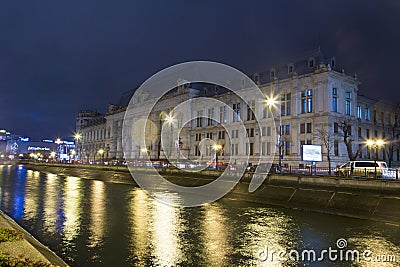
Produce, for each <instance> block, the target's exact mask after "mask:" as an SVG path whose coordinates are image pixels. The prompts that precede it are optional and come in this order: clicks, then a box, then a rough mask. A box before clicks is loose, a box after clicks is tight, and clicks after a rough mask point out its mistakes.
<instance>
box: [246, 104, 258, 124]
mask: <svg viewBox="0 0 400 267" xmlns="http://www.w3.org/2000/svg"><path fill="white" fill-rule="evenodd" d="M253 110H255V100H251V101H249V105H247V120H248V121H251V120H255V119H256V117H255V116H254V112H253Z"/></svg>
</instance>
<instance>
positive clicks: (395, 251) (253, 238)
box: [0, 165, 400, 267]
mask: <svg viewBox="0 0 400 267" xmlns="http://www.w3.org/2000/svg"><path fill="white" fill-rule="evenodd" d="M0 209H1V210H2V211H4V212H5V213H6V214H8V215H9V216H11V217H12V218H13V219H14V220H15V221H16V222H17V223H19V224H20V225H21V226H22V227H24V228H25V229H26V230H27V231H29V232H30V233H31V234H32V235H33V236H35V237H36V238H37V239H38V240H39V241H41V242H42V243H43V244H45V245H47V246H49V247H50V248H51V249H52V250H53V251H54V252H56V253H57V254H58V255H59V256H60V257H61V258H63V259H64V260H65V261H66V262H67V263H68V264H70V265H71V266H85V267H86V266H89V267H90V266H115V267H119V266H399V264H400V227H398V226H394V225H388V224H383V223H377V222H373V221H368V220H361V219H352V218H347V217H340V216H333V215H326V214H320V213H315V212H305V211H299V210H290V209H284V208H277V207H271V206H266V205H261V204H254V203H250V202H244V201H238V200H234V199H222V200H220V201H218V202H215V203H212V204H208V205H204V206H202V207H197V208H176V207H170V206H167V205H165V204H162V203H160V202H158V201H156V200H154V199H152V198H151V197H149V196H148V195H147V194H146V192H145V191H143V190H142V189H140V188H136V187H134V186H132V185H127V184H118V183H109V182H103V181H99V180H93V179H91V180H89V179H82V178H77V177H70V176H61V175H56V174H51V173H41V172H37V171H31V170H26V169H25V167H24V166H11V165H9V166H7V165H3V166H0ZM338 239H341V240H340V241H341V242H342V243H338ZM343 242H347V245H346V243H343ZM345 245H346V246H345ZM329 247H331V249H332V250H333V249H335V250H336V251H337V252H333V251H331V252H330V253H331V254H328V252H326V253H325V254H324V253H323V250H324V249H326V250H328V249H329ZM348 250H354V251H357V252H359V254H358V255H360V256H359V257H358V258H357V257H353V258H351V257H350V256H349V257H347V258H346V257H345V256H344V255H346V252H347V251H348ZM311 251H314V252H315V255H316V258H315V261H312V260H313V258H312V256H313V254H312V252H311ZM368 251H371V254H370V256H368V253H369V252H368ZM296 252H297V253H298V254H296ZM278 253H279V255H278ZM340 253H342V255H343V256H342V258H341V259H340ZM363 253H365V254H363ZM289 255H290V257H289ZM335 255H336V258H335ZM349 255H350V254H349ZM355 255H356V254H355ZM308 256H309V257H308ZM364 256H365V257H364ZM393 257H395V260H397V263H395V262H393V260H394V258H393ZM378 260H380V261H382V260H385V261H386V262H379V263H378V262H377V261H378Z"/></svg>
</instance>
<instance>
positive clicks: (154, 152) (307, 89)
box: [77, 51, 400, 167]
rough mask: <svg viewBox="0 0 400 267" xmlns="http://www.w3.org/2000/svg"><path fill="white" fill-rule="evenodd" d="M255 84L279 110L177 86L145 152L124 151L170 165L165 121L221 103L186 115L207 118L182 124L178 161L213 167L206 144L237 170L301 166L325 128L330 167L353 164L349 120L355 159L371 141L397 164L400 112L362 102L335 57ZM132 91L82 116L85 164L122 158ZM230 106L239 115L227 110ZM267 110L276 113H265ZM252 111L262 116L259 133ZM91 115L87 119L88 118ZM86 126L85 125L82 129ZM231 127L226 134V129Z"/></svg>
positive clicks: (156, 112) (262, 76)
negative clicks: (261, 162)
mask: <svg viewBox="0 0 400 267" xmlns="http://www.w3.org/2000/svg"><path fill="white" fill-rule="evenodd" d="M253 80H254V82H255V83H256V84H257V85H258V86H259V88H260V89H261V90H262V92H263V93H264V94H265V96H266V97H270V96H273V97H275V99H276V100H277V104H276V105H275V106H274V107H266V106H265V103H260V102H257V101H256V99H252V97H253V95H254V94H252V93H251V91H249V92H247V93H246V96H247V99H246V103H249V104H250V105H251V107H248V106H247V105H246V103H245V102H244V101H243V100H242V99H239V98H238V96H236V95H235V94H233V93H230V92H228V91H227V90H226V89H224V88H220V87H215V86H205V87H203V88H198V87H197V88H194V87H192V85H185V86H179V87H177V88H176V89H175V90H174V91H173V92H171V93H169V94H167V95H165V96H164V97H163V98H162V99H161V101H160V102H159V103H157V105H156V106H155V108H154V109H153V113H152V114H151V116H150V118H148V119H149V120H151V121H152V125H153V127H154V129H153V130H152V133H153V134H152V137H151V140H148V142H147V143H148V145H147V146H146V147H140V146H139V145H138V144H129V147H125V151H124V152H125V153H130V154H129V157H130V158H140V156H141V153H148V154H149V155H150V158H151V159H154V160H156V159H162V158H165V154H164V151H163V149H162V148H161V146H160V130H161V127H163V124H164V123H165V121H164V119H163V118H162V116H163V114H164V115H165V114H169V112H170V111H171V110H172V109H173V108H174V107H176V106H177V105H178V104H179V103H182V102H183V101H186V100H188V99H196V98H199V97H202V96H207V97H213V98H215V99H218V100H220V101H221V102H223V103H224V104H221V105H216V106H203V105H201V104H193V105H192V106H191V107H190V110H187V112H190V114H191V115H192V117H195V116H198V115H200V116H204V117H205V118H203V119H196V120H193V121H191V122H190V123H189V124H186V125H181V127H182V132H181V135H180V136H179V140H173V141H172V142H171V145H170V146H171V148H172V147H174V146H176V145H175V143H176V141H178V142H179V143H178V146H179V149H176V150H175V149H171V150H172V153H176V154H177V155H175V158H176V157H179V156H178V154H179V155H181V156H182V157H183V156H184V158H189V159H201V160H212V159H213V158H214V157H215V152H213V151H211V150H210V146H209V145H202V142H203V141H204V140H205V139H207V140H212V141H213V143H215V144H219V145H221V147H222V148H221V151H220V152H218V154H219V160H221V161H224V160H226V158H227V157H229V156H230V155H235V156H237V157H239V158H243V160H239V162H237V164H241V163H243V162H245V160H244V159H245V158H246V157H247V156H249V159H250V162H253V163H254V162H256V161H257V159H258V157H259V155H260V154H261V155H263V156H266V157H273V158H274V162H276V163H278V161H279V158H281V164H282V166H289V165H290V166H295V167H299V166H302V165H304V164H306V163H305V162H302V160H301V149H302V148H301V147H302V145H304V144H322V142H321V140H320V138H319V136H318V134H317V130H318V129H321V128H325V129H326V130H327V131H328V133H329V136H330V137H331V142H330V146H331V153H330V155H331V159H332V166H336V164H339V163H343V162H346V161H348V160H349V156H348V151H347V147H346V146H345V144H344V142H343V132H342V131H341V129H340V126H339V125H340V123H341V122H343V121H346V122H347V123H348V124H349V125H350V126H351V127H350V128H351V130H350V136H349V138H350V139H352V142H353V144H352V146H351V149H352V150H354V152H356V151H357V150H358V149H359V150H360V152H361V153H360V154H359V156H358V158H361V159H369V158H372V159H373V157H374V155H373V154H371V151H369V149H368V148H367V147H366V146H365V143H366V139H368V138H383V139H386V140H387V141H388V143H389V141H390V144H392V145H391V146H390V147H391V149H389V145H385V147H384V148H381V149H380V151H378V159H380V160H386V161H388V159H389V154H391V155H392V156H390V158H391V161H392V163H393V165H394V166H397V165H399V147H398V140H399V133H400V131H399V127H398V124H397V122H398V115H397V114H399V109H398V108H397V107H394V106H390V105H388V104H384V103H382V102H380V101H376V100H372V99H369V98H367V97H365V96H361V95H360V94H359V89H358V86H359V81H358V79H357V77H356V76H350V75H347V74H346V73H345V72H344V71H343V69H341V68H338V67H337V64H336V59H335V58H334V57H332V58H324V57H323V55H322V53H321V52H320V51H316V52H313V53H310V54H308V55H305V56H304V57H302V58H300V59H298V60H293V61H292V62H288V63H287V64H283V65H281V66H276V67H271V68H269V69H268V70H267V71H265V72H261V73H257V74H255V75H254V76H253ZM243 90H246V89H245V88H244V89H243ZM133 92H134V91H130V92H127V93H126V94H125V95H124V96H123V98H122V99H124V103H122V104H121V103H120V104H119V105H110V106H109V109H108V112H107V113H106V114H98V113H90V111H89V112H88V111H83V113H85V114H83V113H82V112H81V113H79V116H78V118H77V131H79V132H81V133H82V135H83V138H82V142H81V143H82V149H83V151H85V152H83V153H86V154H84V155H85V156H86V158H92V159H95V155H96V151H97V150H98V149H104V150H105V151H107V155H106V158H117V159H122V158H123V144H122V123H123V119H124V115H125V110H126V106H127V104H128V102H129V100H130V98H131V96H132V94H133ZM147 97H148V96H147V95H146V94H145V93H144V94H141V95H138V97H137V98H138V99H135V104H134V106H133V109H132V110H133V111H132V112H133V113H134V114H135V115H133V116H134V119H139V118H141V113H142V111H141V110H142V109H143V107H144V106H146V105H148V103H149V102H148V101H147V100H148V99H147ZM194 103H196V102H194ZM228 106H229V108H230V109H229V110H234V113H233V112H231V111H229V110H228V108H227V107H228ZM270 109H271V112H269V111H268V110H270ZM252 112H255V113H257V114H256V115H257V118H259V121H260V125H261V128H260V129H259V128H258V126H257V122H256V121H255V116H253V115H252ZM88 114H90V115H89V116H87V115H88ZM84 115H85V116H86V117H85V116H84ZM207 117H208V118H207ZM209 118H215V120H218V121H219V122H220V123H221V124H220V123H217V122H212V121H213V120H212V119H211V120H210V119H209ZM85 119H86V120H87V122H86V123H83V122H84V120H85ZM175 119H176V120H177V123H179V114H177V115H175ZM238 120H240V121H241V122H238ZM268 120H274V122H275V125H276V127H275V128H274V129H273V127H271V124H270V123H268ZM242 123H243V124H244V125H245V128H246V133H243V134H242V135H239V134H238V129H239V125H241V124H242ZM227 125H229V132H228V131H226V130H224V127H223V126H227ZM235 125H238V126H237V127H236V126H235ZM235 127H236V128H235ZM246 136H247V137H248V142H247V138H243V137H246ZM277 139H278V140H279V142H278V145H277ZM389 139H390V140H389ZM178 150H179V152H178ZM322 150H323V154H324V156H323V160H324V162H322V163H320V164H319V166H327V163H326V154H327V149H326V147H325V146H322ZM389 150H390V151H389ZM174 151H175V152H174ZM279 155H280V156H279ZM97 158H98V156H97Z"/></svg>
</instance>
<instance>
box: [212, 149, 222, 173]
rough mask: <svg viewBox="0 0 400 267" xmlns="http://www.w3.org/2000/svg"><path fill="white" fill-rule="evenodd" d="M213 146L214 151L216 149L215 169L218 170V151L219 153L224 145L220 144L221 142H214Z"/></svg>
mask: <svg viewBox="0 0 400 267" xmlns="http://www.w3.org/2000/svg"><path fill="white" fill-rule="evenodd" d="M212 148H213V149H214V151H215V169H216V170H218V153H219V151H221V149H222V145H220V144H214V145H213V146H212Z"/></svg>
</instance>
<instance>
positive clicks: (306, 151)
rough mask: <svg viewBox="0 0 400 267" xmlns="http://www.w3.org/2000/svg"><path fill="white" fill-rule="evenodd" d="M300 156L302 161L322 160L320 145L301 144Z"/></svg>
mask: <svg viewBox="0 0 400 267" xmlns="http://www.w3.org/2000/svg"><path fill="white" fill-rule="evenodd" d="M302 148H303V149H302V154H301V158H302V160H303V161H315V162H319V161H322V146H321V145H303V146H302Z"/></svg>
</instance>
